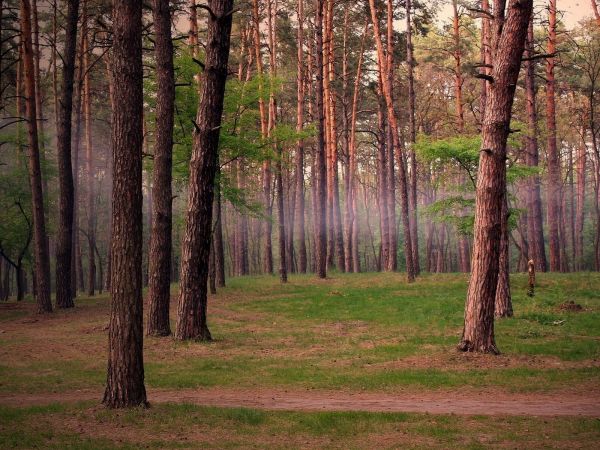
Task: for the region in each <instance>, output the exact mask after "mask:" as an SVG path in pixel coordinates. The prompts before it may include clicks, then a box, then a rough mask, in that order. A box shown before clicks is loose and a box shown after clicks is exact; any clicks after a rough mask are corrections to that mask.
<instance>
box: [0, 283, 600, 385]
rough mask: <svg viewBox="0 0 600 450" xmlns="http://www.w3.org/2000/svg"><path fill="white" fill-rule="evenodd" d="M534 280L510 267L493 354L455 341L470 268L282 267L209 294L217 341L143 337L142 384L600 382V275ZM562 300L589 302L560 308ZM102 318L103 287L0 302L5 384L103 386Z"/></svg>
mask: <svg viewBox="0 0 600 450" xmlns="http://www.w3.org/2000/svg"><path fill="white" fill-rule="evenodd" d="M538 280H539V286H538V288H537V291H536V296H535V297H534V298H529V297H527V296H526V295H525V292H526V278H525V277H524V276H522V275H516V276H513V278H512V289H513V301H514V309H515V315H516V317H515V318H514V319H508V320H501V321H498V322H497V325H496V336H497V342H498V345H499V347H500V349H501V350H502V351H503V352H504V354H503V355H501V356H499V357H492V356H480V355H464V354H460V353H458V352H456V351H455V350H454V347H455V345H456V344H457V342H458V340H459V337H460V332H461V329H462V314H463V313H462V310H463V304H464V296H465V292H466V287H467V277H466V276H464V275H456V274H449V275H426V276H423V277H421V278H420V279H419V281H418V282H417V283H415V284H412V285H408V284H406V283H405V281H404V277H403V275H402V274H358V275H343V274H333V277H332V278H331V279H328V280H325V281H319V280H316V279H315V278H314V277H313V276H292V277H291V280H290V283H288V284H287V285H285V286H282V285H281V284H280V283H279V281H278V279H277V278H275V277H245V278H236V279H232V280H229V281H228V282H229V286H228V287H227V288H226V289H224V290H221V291H220V292H219V294H218V295H217V296H213V297H211V298H210V300H209V304H210V305H209V326H210V328H211V331H212V333H213V336H214V337H215V342H212V343H197V342H191V343H180V342H175V341H174V340H172V339H170V338H166V339H159V338H147V339H146V340H145V361H146V381H147V384H148V385H149V386H152V387H160V388H194V387H202V386H225V387H226V386H235V387H248V388H251V387H261V388H269V387H284V388H298V389H303V388H315V389H343V390H385V391H395V390H414V391H418V390H430V389H446V390H455V389H458V388H461V389H462V388H466V389H471V390H473V389H474V390H481V391H489V390H501V391H506V392H544V393H552V392H557V391H571V392H576V393H584V392H588V391H590V389H591V390H594V391H595V392H597V391H598V386H599V385H600V366H599V364H598V359H599V357H600V326H599V324H600V275H598V274H590V273H581V274H568V275H564V274H552V275H550V274H540V275H539V276H538ZM174 289H175V287H174ZM568 300H573V301H575V302H576V303H578V304H581V305H582V306H583V307H584V310H583V311H582V312H565V311H561V310H560V309H559V305H560V304H561V303H563V302H565V301H568ZM29 306H31V305H29ZM175 310H176V308H175V305H173V307H172V311H175ZM107 323H108V298H107V297H106V295H104V296H98V297H95V298H92V299H90V298H80V299H78V300H77V308H75V309H74V310H71V311H58V312H56V313H55V314H53V315H52V316H51V317H48V318H44V317H36V316H35V315H29V314H27V310H26V309H23V308H21V309H18V310H15V309H10V310H9V309H7V310H4V309H0V392H4V393H15V392H25V393H32V392H44V391H58V392H61V391H67V390H72V389H85V388H100V387H101V386H102V384H103V382H104V376H105V364H106V357H105V354H106V334H107V331H106V325H107ZM173 326H174V323H173Z"/></svg>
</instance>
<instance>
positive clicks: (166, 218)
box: [146, 0, 175, 336]
mask: <svg viewBox="0 0 600 450" xmlns="http://www.w3.org/2000/svg"><path fill="white" fill-rule="evenodd" d="M152 15H153V20H154V30H155V44H154V49H155V50H154V53H155V57H156V81H157V94H156V131H155V144H154V170H153V183H152V199H153V201H154V205H153V208H152V213H153V216H152V218H151V220H152V227H151V229H152V235H151V237H150V256H149V268H148V285H149V288H148V306H149V311H148V323H147V327H146V334H148V335H154V336H168V335H169V334H171V326H170V324H169V303H170V299H171V295H170V286H171V250H172V242H171V240H172V238H171V229H172V216H173V214H172V202H173V193H172V187H171V171H172V165H173V121H174V107H175V71H174V67H173V42H172V40H171V12H170V10H169V0H154V2H153V7H152Z"/></svg>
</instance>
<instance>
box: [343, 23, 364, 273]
mask: <svg viewBox="0 0 600 450" xmlns="http://www.w3.org/2000/svg"><path fill="white" fill-rule="evenodd" d="M368 28H369V21H368V20H367V21H365V28H364V31H363V36H362V39H361V44H360V52H359V54H358V63H357V66H356V78H355V79H354V91H353V93H352V112H351V115H350V136H349V143H348V160H349V161H348V166H349V167H348V182H347V184H346V217H347V219H346V222H347V224H348V225H347V228H348V231H347V236H346V271H347V272H354V273H358V272H360V255H359V248H358V246H359V242H358V233H359V226H358V218H357V214H356V211H357V201H356V198H357V195H358V192H357V187H356V184H357V182H356V178H357V161H356V121H357V115H358V100H359V96H360V82H361V78H362V66H363V58H364V50H365V39H366V36H367V31H368Z"/></svg>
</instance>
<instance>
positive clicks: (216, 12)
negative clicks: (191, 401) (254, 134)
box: [175, 0, 233, 340]
mask: <svg viewBox="0 0 600 450" xmlns="http://www.w3.org/2000/svg"><path fill="white" fill-rule="evenodd" d="M208 6H209V8H210V9H211V11H212V13H213V14H209V17H208V35H207V42H206V59H205V71H204V77H203V83H202V93H201V95H200V102H199V105H198V115H197V119H196V131H195V132H194V138H193V139H194V140H193V147H192V158H191V161H190V180H189V190H188V210H187V221H186V227H185V236H184V239H183V244H182V247H181V282H180V291H179V305H178V311H177V329H176V332H175V338H176V339H180V340H183V339H199V340H210V339H211V335H210V331H209V329H208V325H207V323H206V306H207V298H206V294H207V293H206V288H207V278H208V267H207V262H208V256H209V249H210V244H211V232H212V202H213V196H214V184H215V175H216V173H217V168H218V147H219V135H220V127H221V115H222V113H223V99H224V96H225V81H226V79H227V61H228V59H229V42H230V35H231V22H232V7H233V0H210V1H209V2H208Z"/></svg>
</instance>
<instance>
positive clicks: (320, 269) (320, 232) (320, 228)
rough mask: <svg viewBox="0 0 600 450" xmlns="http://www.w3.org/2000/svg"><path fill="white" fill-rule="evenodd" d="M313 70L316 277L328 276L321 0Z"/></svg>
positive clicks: (321, 1)
mask: <svg viewBox="0 0 600 450" xmlns="http://www.w3.org/2000/svg"><path fill="white" fill-rule="evenodd" d="M315 1H316V3H315V8H316V12H315V14H316V16H315V38H316V49H315V53H316V55H315V65H316V67H315V72H316V89H315V98H316V108H315V109H316V111H315V114H316V116H317V122H318V124H317V147H316V149H315V168H316V172H315V175H316V180H314V181H313V182H315V181H316V191H315V194H316V195H315V208H314V213H315V218H314V221H315V272H316V273H317V276H318V277H319V278H325V277H326V276H327V223H326V220H325V217H326V216H325V212H326V204H327V199H326V196H327V186H326V183H327V180H326V178H327V173H326V161H325V110H324V105H323V7H324V0H315Z"/></svg>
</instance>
